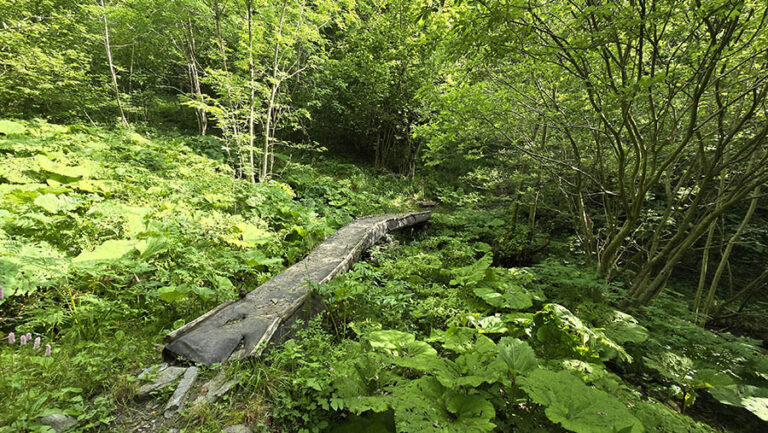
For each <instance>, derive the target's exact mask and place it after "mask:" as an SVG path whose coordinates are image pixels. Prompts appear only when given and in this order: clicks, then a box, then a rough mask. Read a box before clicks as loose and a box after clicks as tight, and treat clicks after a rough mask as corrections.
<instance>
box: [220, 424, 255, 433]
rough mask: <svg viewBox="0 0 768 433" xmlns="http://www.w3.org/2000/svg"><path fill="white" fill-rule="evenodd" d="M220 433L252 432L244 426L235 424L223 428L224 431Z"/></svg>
mask: <svg viewBox="0 0 768 433" xmlns="http://www.w3.org/2000/svg"><path fill="white" fill-rule="evenodd" d="M221 433H253V430H251V429H250V427H248V426H247V425H245V424H235V425H231V426H228V427H224V430H222V431H221Z"/></svg>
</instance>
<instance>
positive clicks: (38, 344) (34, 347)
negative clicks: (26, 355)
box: [32, 337, 40, 350]
mask: <svg viewBox="0 0 768 433" xmlns="http://www.w3.org/2000/svg"><path fill="white" fill-rule="evenodd" d="M32 348H33V349H35V350H37V349H39V348H40V337H37V338H35V344H34V345H33V346H32Z"/></svg>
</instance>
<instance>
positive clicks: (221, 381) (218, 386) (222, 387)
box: [195, 371, 237, 404]
mask: <svg viewBox="0 0 768 433" xmlns="http://www.w3.org/2000/svg"><path fill="white" fill-rule="evenodd" d="M236 384H237V379H230V380H227V375H226V374H224V372H223V371H221V372H219V374H217V375H216V376H215V377H214V378H213V379H211V380H209V381H208V382H206V383H205V385H203V387H202V390H201V394H200V397H198V398H197V400H195V404H200V403H202V402H204V401H207V402H209V403H213V402H215V401H217V400H218V399H220V398H221V397H222V396H223V395H224V394H226V393H227V392H229V390H230V389H232V387H233V386H235V385H236Z"/></svg>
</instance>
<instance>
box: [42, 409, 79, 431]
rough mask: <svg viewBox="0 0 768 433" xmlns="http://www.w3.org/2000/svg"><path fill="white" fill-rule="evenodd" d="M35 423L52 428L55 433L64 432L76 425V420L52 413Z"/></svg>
mask: <svg viewBox="0 0 768 433" xmlns="http://www.w3.org/2000/svg"><path fill="white" fill-rule="evenodd" d="M37 421H38V422H39V423H40V424H45V425H47V426H48V427H50V428H52V429H53V430H54V431H55V432H56V433H61V432H65V431H67V430H69V429H71V428H72V427H74V426H75V425H77V420H76V419H75V418H74V417H71V416H69V415H64V414H63V413H52V414H50V415H46V416H44V417H42V418H40V419H38V420H37Z"/></svg>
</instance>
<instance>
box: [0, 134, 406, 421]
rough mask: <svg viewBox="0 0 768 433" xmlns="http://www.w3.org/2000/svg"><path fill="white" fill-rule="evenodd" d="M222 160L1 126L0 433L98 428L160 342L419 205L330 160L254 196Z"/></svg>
mask: <svg viewBox="0 0 768 433" xmlns="http://www.w3.org/2000/svg"><path fill="white" fill-rule="evenodd" d="M220 146H221V145H220V143H219V142H218V140H217V139H215V138H207V137H203V138H185V137H181V136H168V135H161V134H153V133H148V132H143V133H139V132H110V131H108V130H104V129H99V128H91V127H83V126H61V125H53V124H48V123H44V122H41V121H38V122H22V121H11V120H0V156H1V158H0V285H2V290H3V299H0V312H1V314H0V338H3V339H5V340H4V341H3V342H4V343H5V344H0V365H2V366H3V374H2V375H1V376H0V395H2V396H3V401H4V409H3V410H2V411H0V426H4V427H0V431H24V430H27V429H32V430H34V429H37V428H39V427H40V426H39V424H37V423H36V422H35V419H37V418H39V417H40V416H43V415H46V414H49V413H52V412H58V413H66V414H70V415H73V416H76V417H79V418H80V424H79V425H80V426H81V427H88V426H98V425H100V424H106V423H109V422H110V421H111V420H112V417H113V413H114V407H115V405H116V404H118V403H119V402H121V401H122V400H124V399H126V398H128V397H130V396H131V393H132V390H133V389H134V386H133V384H132V382H133V381H134V380H135V379H134V378H133V377H132V376H131V374H132V373H135V371H136V367H137V366H139V365H143V364H146V363H148V362H152V361H154V360H155V359H157V358H156V357H157V356H158V355H157V353H156V351H155V348H154V344H156V343H159V342H160V339H161V336H162V334H163V331H164V330H168V329H171V328H173V327H175V326H179V325H180V324H182V323H184V322H185V321H188V320H190V319H192V318H194V317H196V316H197V315H198V314H200V313H202V312H204V311H206V310H207V309H208V308H210V307H211V306H213V305H215V304H216V303H217V302H220V301H222V300H224V299H227V298H235V297H237V295H238V293H239V292H241V291H248V290H251V289H253V288H254V287H256V286H258V284H260V283H262V282H264V281H265V280H267V279H268V278H269V277H270V276H271V275H274V274H275V273H277V272H279V271H280V270H281V269H283V268H284V267H285V266H288V265H290V264H291V263H294V262H295V261H297V260H298V259H300V258H301V257H303V255H304V254H306V252H307V251H309V250H310V249H311V247H313V246H314V245H315V244H317V243H318V242H320V241H321V240H322V239H323V238H325V237H326V236H328V235H329V234H330V233H332V232H333V231H334V230H335V229H337V228H338V227H340V226H341V225H343V224H345V223H347V222H349V221H350V220H351V219H352V218H353V217H356V216H360V215H364V214H369V213H377V212H384V211H394V210H399V209H402V208H404V206H405V205H406V204H407V201H408V200H409V199H411V198H414V197H415V196H414V195H413V193H414V191H415V189H413V188H412V187H410V186H408V184H406V183H405V182H403V181H402V180H399V179H398V178H395V177H382V178H373V177H371V176H369V175H366V174H364V172H363V171H362V170H360V169H358V168H356V167H354V166H348V165H343V164H342V165H340V164H336V163H333V162H326V163H320V164H315V167H317V166H321V167H325V168H327V169H328V170H329V171H330V172H339V173H343V175H344V179H336V178H334V177H332V176H329V175H326V174H323V173H321V172H320V171H318V170H316V169H314V168H310V167H309V166H307V165H302V164H298V163H291V162H288V163H286V164H284V165H283V167H284V168H283V170H282V172H281V173H280V177H279V181H275V182H272V183H270V184H269V185H258V184H257V185H253V184H250V183H248V182H247V181H243V180H237V179H233V175H232V171H231V169H230V168H229V165H228V164H227V163H226V156H225V153H224V152H222V151H221V150H220ZM206 154H207V155H213V156H214V158H211V157H209V156H201V155H206ZM27 334H29V335H30V336H31V339H30V342H29V344H26V345H24V346H22V345H20V344H19V343H20V339H21V337H22V336H24V337H25V338H24V339H25V340H26V335H27ZM37 338H39V345H40V347H39V348H35V347H34V346H36V345H37V344H36V343H35V341H37V340H36V339H37ZM11 340H15V344H7V343H9V342H10V341H11ZM47 345H50V348H51V349H50V356H49V357H48V356H46V353H45V351H46V347H47ZM9 429H10V430H9Z"/></svg>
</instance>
